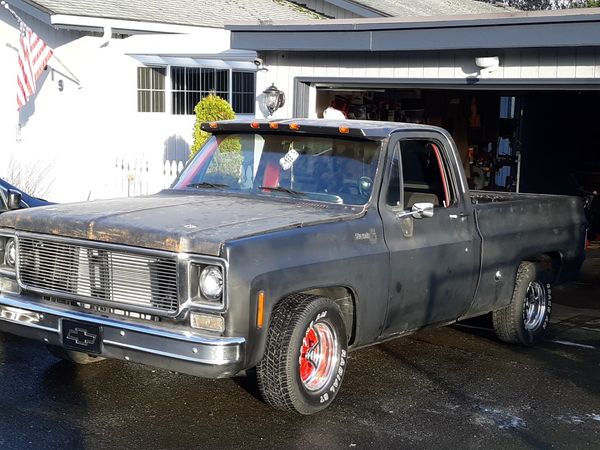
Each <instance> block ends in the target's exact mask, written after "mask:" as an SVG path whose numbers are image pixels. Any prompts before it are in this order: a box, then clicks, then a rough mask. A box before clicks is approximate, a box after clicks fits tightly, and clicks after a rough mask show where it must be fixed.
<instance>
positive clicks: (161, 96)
mask: <svg viewBox="0 0 600 450" xmlns="http://www.w3.org/2000/svg"><path fill="white" fill-rule="evenodd" d="M166 74H167V69H166V67H138V70H137V86H138V91H137V94H138V112H165V78H166Z"/></svg>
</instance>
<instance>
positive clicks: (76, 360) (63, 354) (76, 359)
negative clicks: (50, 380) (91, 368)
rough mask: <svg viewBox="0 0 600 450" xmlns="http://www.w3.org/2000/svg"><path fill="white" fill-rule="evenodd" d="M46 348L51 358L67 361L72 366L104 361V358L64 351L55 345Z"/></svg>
mask: <svg viewBox="0 0 600 450" xmlns="http://www.w3.org/2000/svg"><path fill="white" fill-rule="evenodd" d="M46 348H47V349H48V351H49V352H50V353H52V355H53V356H55V357H57V358H58V359H62V360H63V361H67V362H70V363H73V364H91V363H95V362H100V361H104V358H102V357H100V356H91V355H88V354H86V353H80V352H74V351H72V350H65V349H64V348H62V347H58V346H56V345H47V346H46Z"/></svg>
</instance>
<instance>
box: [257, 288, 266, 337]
mask: <svg viewBox="0 0 600 450" xmlns="http://www.w3.org/2000/svg"><path fill="white" fill-rule="evenodd" d="M264 320H265V292H264V291H260V292H259V293H258V298H257V302H256V328H262V327H263V324H264Z"/></svg>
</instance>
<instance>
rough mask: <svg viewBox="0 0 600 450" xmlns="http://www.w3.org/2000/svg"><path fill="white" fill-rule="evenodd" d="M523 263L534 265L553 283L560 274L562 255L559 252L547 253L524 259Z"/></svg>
mask: <svg viewBox="0 0 600 450" xmlns="http://www.w3.org/2000/svg"><path fill="white" fill-rule="evenodd" d="M525 261H530V262H534V263H536V265H537V266H538V267H540V268H542V269H543V270H544V272H545V273H546V274H547V275H548V281H549V282H554V281H555V280H556V279H557V278H558V275H559V273H560V267H561V264H562V255H561V254H560V253H559V252H547V253H541V254H539V255H535V256H532V257H529V258H525Z"/></svg>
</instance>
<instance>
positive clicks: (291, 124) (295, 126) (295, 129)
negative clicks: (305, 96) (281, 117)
mask: <svg viewBox="0 0 600 450" xmlns="http://www.w3.org/2000/svg"><path fill="white" fill-rule="evenodd" d="M299 129H300V125H298V124H297V123H296V122H294V123H290V130H292V131H298V130H299Z"/></svg>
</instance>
